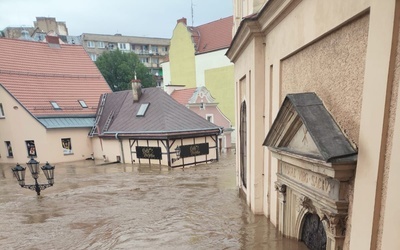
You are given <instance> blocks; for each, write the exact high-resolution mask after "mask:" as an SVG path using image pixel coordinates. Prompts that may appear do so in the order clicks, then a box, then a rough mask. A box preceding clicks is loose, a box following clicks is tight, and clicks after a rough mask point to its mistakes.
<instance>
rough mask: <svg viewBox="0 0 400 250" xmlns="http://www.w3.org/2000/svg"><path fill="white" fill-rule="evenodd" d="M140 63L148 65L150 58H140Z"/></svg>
mask: <svg viewBox="0 0 400 250" xmlns="http://www.w3.org/2000/svg"><path fill="white" fill-rule="evenodd" d="M140 61H141V62H142V63H148V62H149V58H148V57H142V58H140Z"/></svg>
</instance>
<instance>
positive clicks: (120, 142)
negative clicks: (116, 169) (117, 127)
mask: <svg viewBox="0 0 400 250" xmlns="http://www.w3.org/2000/svg"><path fill="white" fill-rule="evenodd" d="M118 134H119V133H118V132H117V133H115V139H117V140H118V141H119V145H120V147H121V160H122V163H125V156H124V145H123V144H122V140H121V139H120V138H118Z"/></svg>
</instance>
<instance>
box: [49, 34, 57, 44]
mask: <svg viewBox="0 0 400 250" xmlns="http://www.w3.org/2000/svg"><path fill="white" fill-rule="evenodd" d="M46 42H47V43H51V44H60V40H59V39H58V36H46Z"/></svg>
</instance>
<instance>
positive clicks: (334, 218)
mask: <svg viewBox="0 0 400 250" xmlns="http://www.w3.org/2000/svg"><path fill="white" fill-rule="evenodd" d="M322 220H325V221H326V222H327V224H328V228H327V229H329V232H330V233H331V234H333V235H334V236H345V234H346V221H347V215H344V214H332V213H329V212H325V211H324V217H323V218H322Z"/></svg>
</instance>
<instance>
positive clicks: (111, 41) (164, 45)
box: [81, 33, 170, 78]
mask: <svg viewBox="0 0 400 250" xmlns="http://www.w3.org/2000/svg"><path fill="white" fill-rule="evenodd" d="M81 39H82V45H83V47H84V48H85V50H86V51H87V52H88V54H89V56H90V58H91V59H92V60H93V61H96V60H97V57H98V56H99V55H101V54H102V53H103V52H105V51H110V50H116V49H119V50H121V51H123V52H133V53H135V54H137V55H138V56H139V59H140V61H141V62H142V63H143V64H144V65H145V66H146V67H148V68H149V69H150V70H151V73H152V74H153V75H155V76H158V77H160V78H162V75H163V74H162V68H161V65H160V64H161V63H162V62H164V61H166V59H167V56H168V51H169V44H170V39H167V38H152V37H137V36H123V35H121V34H115V35H104V34H89V33H83V34H82V36H81Z"/></svg>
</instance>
